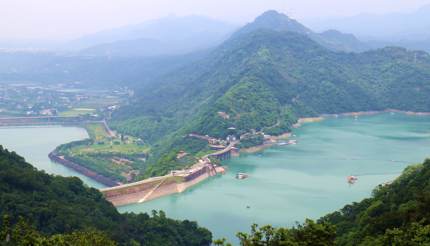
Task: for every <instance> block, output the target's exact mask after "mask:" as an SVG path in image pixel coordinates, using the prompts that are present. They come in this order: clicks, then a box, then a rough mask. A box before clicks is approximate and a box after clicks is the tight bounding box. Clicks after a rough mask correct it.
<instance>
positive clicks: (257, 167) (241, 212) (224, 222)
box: [119, 114, 430, 241]
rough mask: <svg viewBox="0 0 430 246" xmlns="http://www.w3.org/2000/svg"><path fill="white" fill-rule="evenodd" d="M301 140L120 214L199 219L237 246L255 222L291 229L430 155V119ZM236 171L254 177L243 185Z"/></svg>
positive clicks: (325, 132) (345, 122) (396, 118)
mask: <svg viewBox="0 0 430 246" xmlns="http://www.w3.org/2000/svg"><path fill="white" fill-rule="evenodd" d="M294 135H295V137H293V138H294V139H297V140H298V144H297V145H289V146H282V147H281V146H277V147H274V148H271V149H268V150H266V151H264V152H263V153H261V154H252V155H246V156H241V157H240V158H236V159H232V160H230V161H229V162H227V163H226V165H227V166H228V168H229V170H228V172H227V174H226V175H224V176H220V177H216V178H212V179H210V180H207V181H205V182H204V183H202V184H199V185H198V186H196V187H193V188H192V189H190V190H188V191H186V192H185V193H183V194H180V195H173V196H169V197H164V198H161V199H158V200H154V201H150V202H148V203H144V204H134V205H129V206H124V207H121V208H119V209H120V211H123V212H125V211H133V212H148V211H151V210H153V209H155V210H160V209H161V210H164V211H165V212H166V213H167V215H168V216H170V217H173V218H178V219H189V220H196V221H198V222H199V223H200V224H201V225H203V226H205V227H207V228H209V229H210V230H211V231H212V232H213V233H214V237H215V238H220V237H227V238H228V239H229V240H231V241H232V240H234V234H235V233H236V232H238V231H248V230H249V227H250V225H251V224H252V223H257V224H259V225H263V224H273V225H276V226H291V225H294V224H295V222H296V221H298V222H303V221H304V219H305V218H312V219H317V218H319V217H320V216H323V215H325V214H327V213H329V212H331V211H334V210H337V209H340V208H342V207H343V206H344V205H346V204H347V203H350V202H353V201H360V200H361V199H363V198H365V197H368V196H370V195H371V191H372V190H373V188H374V187H375V186H377V185H378V184H381V183H383V182H386V181H390V180H393V179H394V178H395V177H397V176H398V175H399V174H400V173H401V171H402V170H403V169H404V168H405V167H406V166H407V165H409V164H411V163H419V162H422V161H423V160H424V159H425V158H426V157H427V156H430V117H413V116H406V115H401V114H395V115H390V114H383V115H376V116H363V117H360V118H359V119H357V120H354V118H350V117H349V118H339V119H328V120H325V121H323V122H319V123H311V124H306V125H304V126H303V127H301V128H299V129H296V130H295V131H294ZM237 172H246V173H248V174H249V175H250V177H249V178H248V179H245V180H237V179H235V178H234V176H235V174H236V173H237ZM348 175H357V176H358V182H357V183H356V184H355V185H352V186H350V185H348V184H347V182H346V177H347V176H348ZM247 206H249V208H247Z"/></svg>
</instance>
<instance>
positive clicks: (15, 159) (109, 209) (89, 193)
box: [0, 146, 212, 246]
mask: <svg viewBox="0 0 430 246" xmlns="http://www.w3.org/2000/svg"><path fill="white" fill-rule="evenodd" d="M0 194H1V196H0V216H1V217H2V218H3V217H4V216H8V220H7V221H8V223H10V225H15V227H14V226H12V228H14V229H16V228H18V229H19V228H21V229H22V230H24V229H25V230H28V231H35V233H36V234H40V235H39V236H40V237H41V238H42V237H48V236H51V235H55V234H65V235H64V237H69V236H68V235H72V236H70V237H73V235H74V234H73V233H77V234H75V236H76V237H77V238H79V235H80V233H90V234H91V235H94V236H95V237H98V236H97V235H99V236H100V237H101V238H103V240H105V239H106V240H113V241H116V242H118V243H119V244H120V245H139V244H140V245H187V246H188V245H209V244H210V243H211V237H212V235H211V233H210V232H209V231H208V230H206V229H204V228H201V227H199V226H198V225H197V224H196V223H195V222H190V221H187V220H185V221H177V220H172V219H169V218H166V215H165V214H164V213H163V212H155V211H154V212H153V214H152V215H148V214H120V213H119V212H118V211H117V210H116V209H115V207H114V206H113V205H112V204H111V203H109V202H108V201H106V200H105V199H104V197H103V195H102V194H101V193H100V192H99V191H98V190H96V189H94V188H88V187H86V186H85V185H84V184H83V183H82V181H81V180H79V179H78V178H76V177H73V178H64V177H60V176H52V175H48V174H46V173H44V172H43V171H37V170H36V169H35V168H33V167H32V166H31V165H30V164H28V163H26V162H25V160H24V159H23V158H22V157H20V156H18V155H17V154H15V153H14V152H9V151H7V150H5V149H3V147H1V146H0ZM20 218H22V220H23V221H22V222H20ZM26 224H27V226H26ZM6 226H8V225H5V224H4V220H3V222H2V227H6ZM14 229H13V230H14ZM21 229H20V230H21ZM94 230H95V232H94ZM93 232H94V233H93ZM106 235H107V236H106ZM36 236H37V235H36ZM45 239H46V238H45ZM48 239H49V238H47V240H48Z"/></svg>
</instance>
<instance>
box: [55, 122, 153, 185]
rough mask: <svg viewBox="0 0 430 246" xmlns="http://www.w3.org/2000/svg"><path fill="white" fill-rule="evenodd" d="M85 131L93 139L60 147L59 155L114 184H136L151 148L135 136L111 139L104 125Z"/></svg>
mask: <svg viewBox="0 0 430 246" xmlns="http://www.w3.org/2000/svg"><path fill="white" fill-rule="evenodd" d="M85 128H86V129H87V131H88V134H89V136H90V139H88V140H83V141H75V142H72V143H68V144H63V145H61V146H59V147H57V149H56V152H57V154H59V155H63V156H65V157H66V159H68V160H70V161H73V162H75V163H78V164H79V165H82V166H85V167H87V168H89V169H90V170H93V171H95V172H97V173H99V174H102V175H104V176H105V177H108V178H112V179H114V180H118V181H121V182H130V181H134V180H136V178H137V177H138V175H140V173H141V172H143V170H144V168H145V160H146V157H147V154H148V152H149V147H148V146H146V145H144V144H143V142H142V141H141V140H139V139H137V138H134V137H131V136H122V135H121V136H120V137H118V138H113V137H110V136H109V134H108V133H107V132H106V129H105V128H104V126H103V124H98V123H97V124H88V125H86V127H85Z"/></svg>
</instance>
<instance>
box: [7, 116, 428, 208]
mask: <svg viewBox="0 0 430 246" xmlns="http://www.w3.org/2000/svg"><path fill="white" fill-rule="evenodd" d="M381 113H402V114H406V115H414V116H430V112H413V111H402V110H396V109H386V110H381V111H358V112H345V113H339V114H321V115H320V116H317V117H304V118H299V119H298V121H297V122H296V123H295V124H294V125H293V128H298V127H300V126H302V125H303V124H306V123H313V122H320V121H323V120H325V119H326V118H332V117H339V116H346V117H351V116H352V117H357V116H361V115H376V114H381ZM54 125H55V124H54ZM26 126H31V125H26ZM33 126H34V125H33ZM35 126H38V125H35ZM75 126H76V127H82V126H81V125H75ZM6 127H11V126H6ZM18 127H19V126H18ZM84 129H85V128H84ZM291 135H292V133H291V132H286V133H283V134H281V135H278V136H271V137H270V138H269V139H267V140H266V142H265V143H264V144H262V145H258V146H253V147H250V148H244V149H241V150H240V153H247V154H252V153H257V152H261V151H263V150H265V149H267V148H270V147H273V146H274V145H275V144H277V143H278V141H279V140H282V139H288V138H290V137H291ZM240 153H239V154H238V155H240ZM48 156H49V158H50V159H51V160H52V161H54V162H56V163H59V164H61V165H64V166H66V167H68V168H71V169H73V170H75V171H77V172H78V173H81V174H82V175H85V176H87V177H89V178H91V179H93V180H95V181H96V182H99V183H102V184H104V185H106V186H108V187H111V188H115V187H120V186H127V185H128V184H124V185H123V184H122V183H120V182H118V181H116V180H113V179H111V178H108V177H105V176H103V175H101V174H98V173H97V172H94V171H92V170H90V169H88V168H86V167H84V166H82V165H80V164H78V163H75V162H72V161H70V160H67V159H65V158H64V157H62V158H61V156H58V155H57V153H55V150H54V151H52V152H51V153H49V155H48ZM233 156H234V157H235V156H237V155H233ZM216 168H221V169H222V171H221V169H220V171H219V172H218V173H222V172H224V171H225V169H226V168H227V167H223V166H218V167H216ZM209 173H210V171H209ZM215 173H217V172H215ZM211 176H214V175H208V172H207V171H206V172H203V173H201V174H199V175H197V176H196V177H194V178H192V179H191V180H185V181H183V182H179V183H175V185H174V186H173V185H172V184H168V185H170V186H171V188H166V189H164V188H165V187H168V186H165V185H162V188H163V189H160V191H157V192H155V194H154V195H151V196H150V197H149V198H148V199H145V200H144V201H149V200H153V199H156V198H159V197H162V196H167V195H171V194H175V193H182V192H183V191H185V190H187V189H188V188H190V187H192V186H195V185H196V184H199V183H200V182H202V181H204V180H206V179H208V178H209V177H211ZM162 177H164V176H162ZM154 178H160V177H153V178H149V179H145V180H141V181H138V182H136V183H142V182H146V181H148V180H153V179H154ZM130 184H133V183H130ZM166 185H167V184H166ZM111 188H106V189H100V191H102V192H104V191H105V190H109V189H111ZM141 192H142V191H136V192H135V193H131V194H129V195H130V196H131V197H133V196H136V195H138V194H139V193H141ZM121 196H123V195H121ZM124 199H126V200H127V199H128V198H124ZM108 200H109V199H108ZM131 200H133V201H134V200H135V199H131ZM113 203H116V204H121V205H115V204H114V205H115V206H122V205H126V204H131V203H133V202H127V203H123V202H113Z"/></svg>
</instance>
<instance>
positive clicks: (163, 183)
mask: <svg viewBox="0 0 430 246" xmlns="http://www.w3.org/2000/svg"><path fill="white" fill-rule="evenodd" d="M215 169H216V172H217V173H224V172H225V168H224V167H220V166H219V167H216V168H215ZM214 175H216V174H215V173H211V171H209V170H208V171H206V172H203V173H202V174H201V175H198V176H197V177H195V178H192V179H190V180H189V181H182V182H181V181H179V180H180V179H178V177H174V176H164V177H160V178H155V179H153V180H148V181H142V182H141V183H140V184H139V185H132V186H130V187H129V188H127V186H126V187H123V188H120V189H118V188H115V187H113V188H110V189H105V190H102V192H103V193H104V195H105V197H106V199H107V200H108V201H110V202H111V203H112V204H113V205H114V206H123V205H127V204H133V203H142V202H147V201H150V200H154V199H157V198H160V197H163V196H168V195H172V194H175V193H182V192H184V191H185V190H187V189H188V188H190V187H192V186H194V185H196V184H198V183H200V182H202V181H204V180H206V179H207V178H209V177H211V176H214ZM184 180H185V179H184Z"/></svg>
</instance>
